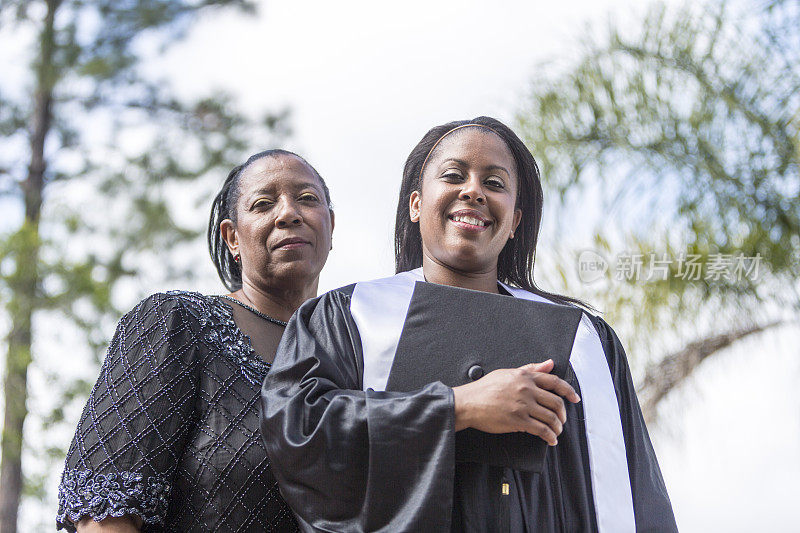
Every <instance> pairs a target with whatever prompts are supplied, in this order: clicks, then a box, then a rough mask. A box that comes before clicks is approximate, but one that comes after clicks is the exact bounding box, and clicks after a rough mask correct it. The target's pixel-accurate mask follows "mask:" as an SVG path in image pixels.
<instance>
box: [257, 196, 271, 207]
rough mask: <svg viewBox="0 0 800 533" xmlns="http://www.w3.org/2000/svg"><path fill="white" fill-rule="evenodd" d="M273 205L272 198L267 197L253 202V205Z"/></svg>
mask: <svg viewBox="0 0 800 533" xmlns="http://www.w3.org/2000/svg"><path fill="white" fill-rule="evenodd" d="M271 205H272V202H271V201H270V200H267V199H266V198H259V199H258V200H256V201H255V203H254V204H253V207H269V206H271Z"/></svg>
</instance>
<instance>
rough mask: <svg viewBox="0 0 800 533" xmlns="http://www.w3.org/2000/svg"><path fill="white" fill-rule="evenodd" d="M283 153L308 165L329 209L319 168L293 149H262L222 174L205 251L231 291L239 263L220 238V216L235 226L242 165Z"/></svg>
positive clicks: (237, 281) (238, 285) (239, 270)
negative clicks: (226, 173) (220, 186)
mask: <svg viewBox="0 0 800 533" xmlns="http://www.w3.org/2000/svg"><path fill="white" fill-rule="evenodd" d="M286 156H289V157H296V158H297V159H299V160H300V161H302V162H303V163H305V164H306V165H307V166H308V168H309V169H311V171H312V172H313V173H314V175H315V176H316V177H317V179H319V182H320V184H321V185H322V191H323V192H324V193H325V203H326V204H327V205H328V209H332V205H331V194H330V191H329V190H328V186H327V184H326V183H325V180H324V179H322V176H320V174H319V172H317V170H316V169H315V168H314V167H312V166H311V165H310V164H309V163H308V161H306V160H305V159H303V158H302V157H300V156H299V155H297V154H295V153H294V152H290V151H288V150H281V149H279V148H275V149H272V150H265V151H263V152H259V153H257V154H255V155H252V156H250V158H249V159H248V160H247V161H245V162H244V163H243V164H241V165H238V166H236V167H234V168H233V169H232V170H231V171H230V173H228V177H227V178H225V182H224V183H223V184H222V188H221V189H220V191H219V192H218V193H217V195H216V196H215V197H214V201H213V202H212V203H211V216H210V218H209V220H208V251H209V253H210V254H211V261H213V262H214V266H215V267H216V269H217V273H218V274H219V278H220V279H221V280H222V283H223V284H224V285H225V287H226V288H227V289H228V290H229V291H231V292H234V291H237V290H239V289H241V288H242V267H241V265H240V264H239V263H238V262H236V261H234V259H233V255H232V254H231V252H230V250H229V249H228V245H227V244H226V242H225V239H223V238H222V229H221V228H220V224H221V223H222V221H223V220H226V219H228V220H230V221H231V222H233V225H234V226H236V203H237V202H238V201H239V192H240V191H239V182H240V181H241V177H242V174H244V171H245V169H247V167H249V166H250V165H251V164H252V163H254V162H256V161H258V160H259V159H263V158H265V157H286Z"/></svg>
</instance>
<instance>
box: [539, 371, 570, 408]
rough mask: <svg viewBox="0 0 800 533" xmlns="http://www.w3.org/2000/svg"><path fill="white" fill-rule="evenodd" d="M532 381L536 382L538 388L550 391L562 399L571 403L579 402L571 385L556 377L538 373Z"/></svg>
mask: <svg viewBox="0 0 800 533" xmlns="http://www.w3.org/2000/svg"><path fill="white" fill-rule="evenodd" d="M533 380H534V382H536V385H537V386H538V387H540V388H542V389H547V390H549V391H552V392H554V393H555V394H558V395H559V396H561V397H562V398H566V399H567V400H569V401H571V402H572V403H578V402H579V401H581V398H580V396H578V393H577V392H575V389H574V388H572V385H570V384H569V383H567V382H566V381H564V380H563V379H561V378H560V377H558V376H554V375H553V374H541V373H539V374H537V375H536V376H534V378H533Z"/></svg>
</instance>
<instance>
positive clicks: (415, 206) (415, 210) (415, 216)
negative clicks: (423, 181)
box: [408, 191, 421, 222]
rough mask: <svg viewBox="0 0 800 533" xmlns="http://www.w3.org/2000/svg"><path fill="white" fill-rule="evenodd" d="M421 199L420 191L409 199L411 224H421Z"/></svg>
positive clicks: (415, 192) (412, 194) (413, 193)
mask: <svg viewBox="0 0 800 533" xmlns="http://www.w3.org/2000/svg"><path fill="white" fill-rule="evenodd" d="M420 200H421V197H420V195H419V191H414V192H412V193H411V196H409V198H408V216H409V218H410V219H411V222H419V203H420Z"/></svg>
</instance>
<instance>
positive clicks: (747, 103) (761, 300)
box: [518, 0, 800, 420]
mask: <svg viewBox="0 0 800 533" xmlns="http://www.w3.org/2000/svg"><path fill="white" fill-rule="evenodd" d="M798 28H800V2H798V1H797V0H771V1H767V2H763V1H746V2H733V1H730V2H719V1H711V2H706V3H704V4H700V5H693V6H692V5H689V4H687V5H686V6H685V7H683V8H682V9H677V10H675V9H668V8H667V7H665V6H664V5H661V4H654V6H653V8H652V9H651V10H650V11H649V12H648V14H647V16H646V17H645V18H644V19H643V20H641V21H633V22H632V23H631V21H628V22H627V23H616V24H612V25H611V29H610V31H608V32H607V33H605V34H603V35H600V36H595V37H590V38H587V39H586V41H585V43H584V45H583V47H582V48H581V50H580V52H579V54H578V58H577V60H575V61H573V62H570V63H568V64H566V65H564V64H561V65H559V64H547V65H542V66H541V67H540V68H539V72H541V73H544V74H542V75H541V76H539V77H537V79H536V80H535V81H534V82H533V83H532V86H533V88H532V90H531V93H530V97H529V98H528V100H527V101H526V104H525V106H524V107H523V108H522V109H521V111H520V112H519V113H518V122H519V126H520V127H521V129H522V131H523V132H524V134H525V136H526V142H528V143H529V146H530V147H531V148H532V150H533V152H534V154H536V155H537V159H538V160H539V161H540V164H541V166H542V175H543V180H544V183H545V188H546V190H549V191H550V192H552V193H553V196H557V197H558V198H559V199H560V208H561V210H562V212H560V213H558V216H557V218H556V222H557V224H558V225H559V227H560V230H559V236H560V237H561V238H566V239H568V238H569V235H568V233H569V231H570V230H574V229H575V228H579V227H580V226H581V224H582V223H584V222H585V220H586V219H587V217H590V216H591V215H592V214H594V215H595V216H596V219H595V220H594V222H593V223H594V230H593V233H594V235H595V245H596V251H597V252H598V255H597V256H592V257H601V258H603V259H605V260H606V261H607V264H608V263H612V264H611V265H610V267H609V268H608V269H607V270H606V271H605V275H604V276H603V277H602V278H601V279H599V280H597V282H596V283H593V284H586V283H580V279H578V278H579V276H578V277H576V275H575V274H574V273H573V272H571V271H569V270H568V269H566V268H565V266H566V265H574V264H576V257H577V256H578V253H577V252H575V251H568V250H562V251H561V256H560V265H561V266H560V268H561V275H562V279H563V281H564V284H565V286H566V288H567V290H568V292H571V293H573V294H579V295H581V296H582V297H585V298H587V299H588V300H589V301H591V302H593V303H595V304H596V305H597V306H598V307H599V308H600V309H602V310H604V311H606V312H607V313H608V317H609V319H610V320H612V321H614V322H615V323H618V324H620V326H621V327H622V328H623V329H624V330H625V335H624V337H623V338H626V339H630V344H631V347H630V348H632V349H630V350H629V352H631V356H632V357H633V358H635V359H637V361H636V362H637V366H638V367H639V368H645V367H646V371H645V372H644V374H643V376H642V377H641V378H640V379H639V380H638V382H639V383H640V401H641V402H642V406H643V410H644V411H645V415H646V417H647V418H648V419H649V420H653V419H654V418H655V415H656V407H657V405H658V403H659V401H660V400H661V399H662V398H664V396H665V395H666V394H667V393H668V392H669V391H670V390H672V389H673V388H675V387H676V386H677V385H679V384H680V383H681V382H683V381H684V380H685V379H686V378H687V377H688V376H689V375H690V374H691V373H692V372H693V371H694V370H695V369H696V368H697V366H698V365H699V364H700V363H701V362H702V361H703V360H704V359H705V358H706V357H708V356H711V355H712V354H715V353H718V352H719V351H720V350H722V349H723V348H725V347H727V346H730V345H731V344H733V343H734V342H736V341H737V340H739V339H741V338H744V337H746V336H748V335H751V334H754V333H757V332H760V331H762V330H764V329H766V328H770V327H772V326H774V325H776V324H780V323H783V322H785V321H786V320H796V318H797V311H798V309H800V293H799V292H798V282H797V280H798V278H799V277H800V32H798ZM590 33H591V32H590ZM605 220H614V221H615V223H614V227H623V228H628V230H627V232H625V233H622V234H620V233H613V232H612V231H613V230H611V229H610V228H609V227H608V226H607V225H605V224H604V221H605ZM612 253H617V254H618V255H617V258H618V260H619V261H623V262H624V261H625V260H627V261H628V263H629V264H628V267H630V266H631V265H630V262H632V261H633V262H636V261H640V262H641V264H640V266H641V271H640V272H641V275H633V272H632V271H626V269H625V268H622V269H620V264H619V262H618V263H617V269H615V268H614V266H613V262H611V261H608V258H609V257H611V254H612ZM686 259H693V260H694V261H695V263H696V264H699V265H702V271H701V275H700V277H699V278H697V279H694V278H695V277H696V276H694V275H691V276H689V275H686V274H687V272H686V270H687V266H688V262H687V261H686ZM654 261H655V262H654ZM659 261H662V262H661V263H660V264H659ZM737 261H739V262H740V263H741V265H740V266H741V267H743V270H741V271H740V272H738V274H739V275H733V274H734V273H735V271H733V270H732V269H733V268H735V266H736V264H737ZM715 265H716V266H715ZM623 266H624V265H623ZM723 266H727V267H730V269H727V270H726V269H723V268H722V267H723ZM659 269H661V270H659ZM715 271H716V273H715ZM637 274H638V273H637ZM742 274H744V275H742ZM644 354H648V355H647V356H645V355H644Z"/></svg>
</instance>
